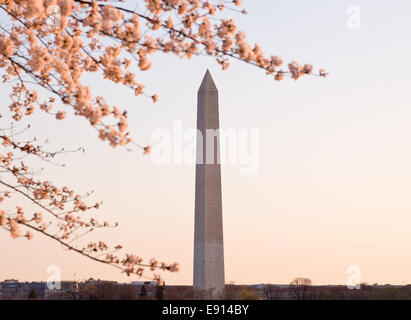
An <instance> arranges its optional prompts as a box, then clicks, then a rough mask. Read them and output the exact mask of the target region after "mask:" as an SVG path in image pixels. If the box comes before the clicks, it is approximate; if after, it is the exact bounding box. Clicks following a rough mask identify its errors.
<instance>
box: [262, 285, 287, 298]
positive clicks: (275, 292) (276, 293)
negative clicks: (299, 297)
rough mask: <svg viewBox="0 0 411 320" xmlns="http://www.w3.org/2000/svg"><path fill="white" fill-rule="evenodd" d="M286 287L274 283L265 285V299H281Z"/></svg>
mask: <svg viewBox="0 0 411 320" xmlns="http://www.w3.org/2000/svg"><path fill="white" fill-rule="evenodd" d="M283 293H284V289H282V288H280V287H279V286H275V285H272V284H266V285H264V286H263V297H264V299H265V300H280V299H281V297H282V296H283Z"/></svg>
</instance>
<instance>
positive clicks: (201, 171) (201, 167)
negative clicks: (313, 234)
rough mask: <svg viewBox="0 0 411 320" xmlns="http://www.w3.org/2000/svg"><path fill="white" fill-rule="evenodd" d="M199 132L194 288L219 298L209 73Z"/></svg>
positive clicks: (216, 152)
mask: <svg viewBox="0 0 411 320" xmlns="http://www.w3.org/2000/svg"><path fill="white" fill-rule="evenodd" d="M197 129H198V130H197V163H196V189H195V229H194V281H193V282H194V283H193V285H194V287H195V288H197V289H200V290H208V291H210V292H212V294H218V293H222V291H223V290H224V246H223V216H222V201H221V168H220V149H219V148H220V141H219V132H218V129H219V115H218V91H217V87H216V86H215V84H214V81H213V78H212V77H211V74H210V72H209V71H208V70H207V72H206V74H205V76H204V79H203V81H202V83H201V86H200V88H199V90H198V94H197ZM216 130H217V131H216Z"/></svg>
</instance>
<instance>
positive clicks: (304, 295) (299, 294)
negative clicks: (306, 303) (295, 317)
mask: <svg viewBox="0 0 411 320" xmlns="http://www.w3.org/2000/svg"><path fill="white" fill-rule="evenodd" d="M290 288H291V292H292V295H293V296H294V298H295V299H296V300H307V299H310V298H311V297H312V282H311V280H310V279H308V278H302V277H299V278H295V279H294V280H293V281H291V283H290Z"/></svg>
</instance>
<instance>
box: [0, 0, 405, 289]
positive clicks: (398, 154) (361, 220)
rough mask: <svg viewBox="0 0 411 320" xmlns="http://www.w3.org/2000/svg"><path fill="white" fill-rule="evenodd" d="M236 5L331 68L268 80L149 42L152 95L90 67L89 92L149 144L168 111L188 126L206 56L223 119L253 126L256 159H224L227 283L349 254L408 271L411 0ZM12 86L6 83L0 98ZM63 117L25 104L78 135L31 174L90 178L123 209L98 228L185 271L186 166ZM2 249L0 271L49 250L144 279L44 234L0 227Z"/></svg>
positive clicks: (333, 264) (22, 273) (350, 259)
mask: <svg viewBox="0 0 411 320" xmlns="http://www.w3.org/2000/svg"><path fill="white" fill-rule="evenodd" d="M243 4H244V7H245V8H246V9H247V11H248V15H246V16H241V15H237V16H235V18H236V21H237V23H238V26H239V27H240V29H242V30H243V31H245V32H246V34H247V36H248V40H249V41H250V42H252V43H254V42H257V43H259V44H260V45H261V46H262V48H263V50H264V52H265V53H266V54H275V55H279V56H281V57H283V58H284V60H285V61H286V62H289V61H292V60H297V61H299V62H301V63H311V64H313V65H314V68H315V69H316V70H318V69H320V68H325V69H326V70H327V71H329V72H330V75H329V77H328V78H326V79H323V78H319V77H303V78H301V79H300V80H299V81H297V82H295V81H293V80H291V79H286V80H285V81H283V82H281V83H277V82H274V81H273V79H272V78H271V77H269V76H267V75H265V73H264V71H262V70H259V69H257V68H255V67H253V66H249V65H246V64H244V63H241V62H236V61H232V63H231V67H230V68H229V69H228V70H227V71H221V68H220V67H219V66H218V65H217V63H216V62H215V61H214V60H213V59H211V58H208V57H194V58H192V59H191V60H189V61H187V60H181V59H178V58H176V57H174V56H168V55H164V54H158V55H155V56H154V58H153V67H152V69H151V70H150V71H148V72H144V73H141V72H140V73H139V75H140V76H141V82H143V83H145V85H146V87H147V91H148V92H157V93H158V94H159V97H160V99H159V102H158V103H156V104H152V102H151V100H150V99H147V98H144V97H138V98H136V97H134V96H133V94H132V93H130V91H129V90H127V89H126V88H122V87H119V86H116V85H114V84H112V83H110V82H108V81H104V80H101V79H100V78H97V77H89V78H87V81H88V82H89V83H90V84H91V85H92V92H93V94H95V95H105V97H106V99H107V101H108V102H109V103H111V104H114V105H118V106H119V107H122V108H127V109H128V110H129V124H130V130H131V132H132V134H133V138H134V140H135V141H136V142H138V143H139V144H141V145H148V144H152V141H151V135H152V133H153V132H154V131H155V130H157V129H159V128H165V129H169V130H172V128H173V126H174V123H175V121H182V122H183V127H184V129H190V128H193V127H195V125H196V102H197V100H196V99H197V98H196V96H197V89H198V87H199V85H200V83H201V80H202V77H203V75H204V73H205V71H206V69H207V68H208V69H209V70H210V72H211V74H212V76H213V78H214V81H215V83H216V85H217V87H218V89H219V98H220V125H221V128H223V129H224V128H226V129H228V128H234V129H256V130H259V133H260V154H259V160H260V161H259V171H258V172H257V174H255V175H250V176H246V175H242V174H241V172H240V166H239V165H223V166H222V186H223V191H222V192H223V217H224V241H225V246H224V250H225V277H226V281H227V282H230V281H234V282H235V283H236V284H249V283H289V282H290V281H291V280H292V279H293V278H294V277H297V276H303V277H307V278H310V279H311V280H312V281H313V283H314V284H345V283H346V279H347V277H348V275H347V274H346V270H347V267H348V266H350V265H356V266H359V267H360V269H361V281H362V282H368V283H375V282H378V283H391V284H406V283H411V271H410V270H411V197H410V194H411V139H410V137H411V125H410V123H411V94H410V84H411V63H410V61H409V59H410V57H411V41H410V40H409V33H410V30H411V20H410V18H409V16H410V12H411V2H410V1H409V0H396V1H382V0H373V1H366V0H351V1H346V0H340V1H327V0H314V1H302V0H276V1H272V0H259V1H250V0H249V1H246V0H245V1H243ZM350 5H357V6H359V7H360V8H361V22H362V23H361V29H359V30H350V29H349V28H348V27H347V19H348V16H347V8H348V7H349V6H350ZM234 15H235V14H234ZM9 88H10V87H9V86H6V85H3V84H1V85H0V96H1V97H2V107H1V108H2V110H3V109H6V108H7V106H8V95H9ZM1 113H3V114H6V113H7V111H4V112H3V111H2V112H1ZM72 118H73V116H72V115H70V116H69V117H68V120H65V121H55V120H53V119H50V118H49V117H47V116H45V115H42V114H41V113H38V114H36V115H34V116H33V118H32V119H31V123H32V132H33V133H36V135H37V136H38V137H40V138H46V137H47V138H49V140H50V142H51V146H50V148H51V147H52V146H55V147H57V148H59V147H62V146H64V147H65V148H67V149H74V148H77V147H80V146H83V147H84V148H85V150H86V152H85V153H72V154H67V155H64V156H63V157H61V159H60V160H59V162H61V163H65V164H66V167H61V166H55V165H49V164H45V163H43V164H39V166H44V167H46V168H47V175H46V173H45V174H44V175H43V176H41V177H42V178H44V179H51V180H52V181H53V182H55V183H56V184H59V185H69V186H70V187H73V188H75V189H76V190H79V191H82V192H87V191H90V190H94V193H93V195H92V197H91V200H94V201H96V200H102V201H104V204H103V206H102V208H101V209H100V210H99V212H98V215H100V216H101V217H102V218H101V219H102V220H109V221H113V222H114V221H118V222H119V227H118V228H116V229H109V230H105V231H101V232H100V231H99V233H96V234H95V235H94V238H95V239H97V240H98V239H104V240H107V242H108V243H111V244H117V243H119V244H122V245H124V247H125V249H126V251H127V252H132V253H136V254H138V255H140V256H141V257H143V258H145V259H149V258H151V257H156V258H158V259H160V260H164V261H166V262H174V261H177V262H179V263H180V265H181V271H180V272H178V273H176V274H164V277H165V281H166V283H168V284H191V283H192V272H193V240H194V233H193V232H194V184H195V175H194V173H195V168H194V166H193V165H183V164H178V165H173V164H172V165H156V164H154V163H153V162H152V160H151V159H150V157H149V156H143V155H141V153H140V152H127V151H126V150H124V149H121V148H119V149H114V150H113V149H112V148H110V147H109V146H108V145H107V144H106V143H104V142H101V141H100V140H99V139H98V138H97V135H96V131H95V130H93V129H92V128H91V127H90V125H89V124H88V123H87V122H86V121H85V120H84V119H75V120H74V121H73V119H72ZM2 121H5V120H4V119H3V120H2ZM12 204H13V205H14V203H12ZM0 261H1V263H0V281H1V280H4V279H9V278H15V279H19V280H28V281H32V280H46V279H47V277H48V274H47V273H46V269H47V267H48V266H50V265H57V266H59V267H60V268H61V272H62V278H63V279H65V280H72V279H74V278H76V279H80V280H81V279H86V278H89V277H93V278H101V279H107V280H118V281H126V282H128V281H134V280H139V279H138V278H136V277H127V276H125V275H124V274H120V273H119V272H118V270H116V269H114V268H112V267H110V266H105V265H100V264H98V263H96V262H93V261H90V260H88V259H87V258H84V257H81V256H79V255H78V254H76V253H72V252H68V251H66V250H63V249H62V248H61V247H60V246H59V245H58V244H56V243H54V242H53V241H51V240H48V239H45V238H44V237H42V236H41V235H35V237H34V239H33V240H31V241H27V240H26V239H18V240H14V239H12V238H11V237H10V234H9V233H6V232H4V231H0ZM74 274H75V276H74ZM147 275H150V273H148V274H147Z"/></svg>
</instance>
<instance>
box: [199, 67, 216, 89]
mask: <svg viewBox="0 0 411 320" xmlns="http://www.w3.org/2000/svg"><path fill="white" fill-rule="evenodd" d="M212 90H215V91H217V87H216V85H215V83H214V80H213V77H212V76H211V73H210V71H208V69H207V71H206V73H205V75H204V78H203V81H202V82H201V85H200V88H199V89H198V91H212Z"/></svg>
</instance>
